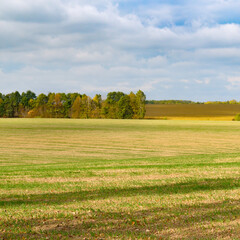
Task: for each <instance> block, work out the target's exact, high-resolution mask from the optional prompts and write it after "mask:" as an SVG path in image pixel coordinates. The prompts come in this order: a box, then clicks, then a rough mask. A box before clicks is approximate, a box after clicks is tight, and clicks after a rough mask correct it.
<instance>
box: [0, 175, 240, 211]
mask: <svg viewBox="0 0 240 240" xmlns="http://www.w3.org/2000/svg"><path fill="white" fill-rule="evenodd" d="M239 187H240V181H239V179H238V178H224V179H202V180H199V181H188V182H181V183H174V184H165V185H151V186H142V187H141V186H140V187H129V188H101V189H97V190H94V191H81V190H80V191H76V192H64V193H47V194H30V195H17V196H14V197H8V198H5V199H0V207H8V206H15V205H21V204H24V205H29V204H45V205H52V204H53V205H55V204H63V203H66V202H72V201H85V200H98V199H107V198H111V197H131V196H137V195H146V196H147V195H155V194H159V195H164V194H187V193H192V192H199V191H213V190H230V189H236V188H239Z"/></svg>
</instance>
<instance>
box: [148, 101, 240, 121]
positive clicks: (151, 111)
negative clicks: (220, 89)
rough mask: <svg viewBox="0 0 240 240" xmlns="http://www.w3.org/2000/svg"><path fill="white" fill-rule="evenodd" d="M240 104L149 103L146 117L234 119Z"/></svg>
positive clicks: (239, 109)
mask: <svg viewBox="0 0 240 240" xmlns="http://www.w3.org/2000/svg"><path fill="white" fill-rule="evenodd" d="M238 113H240V104H147V105H146V118H162V119H176V120H177V119H179V120H180V119H193V120H197V119H199V120H232V119H233V118H234V116H235V115H236V114H238Z"/></svg>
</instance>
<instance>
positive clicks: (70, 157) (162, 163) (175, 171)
mask: <svg viewBox="0 0 240 240" xmlns="http://www.w3.org/2000/svg"><path fill="white" fill-rule="evenodd" d="M239 135H240V124H239V122H232V121H225V122H224V121H180V120H179V121H178V120H172V121H163V120H109V119H102V120H101V119H99V120H93V119H87V120H83V119H81V120H77V119H0V138H1V144H0V239H161V238H162V239H216V238H218V239H239V236H240V181H239V180H240V171H239V167H240V147H239V146H240V138H239Z"/></svg>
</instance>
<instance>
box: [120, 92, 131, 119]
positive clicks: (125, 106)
mask: <svg viewBox="0 0 240 240" xmlns="http://www.w3.org/2000/svg"><path fill="white" fill-rule="evenodd" d="M118 118H120V119H131V118H133V109H132V107H131V102H130V97H129V96H128V95H124V96H122V97H121V98H120V100H119V101H118Z"/></svg>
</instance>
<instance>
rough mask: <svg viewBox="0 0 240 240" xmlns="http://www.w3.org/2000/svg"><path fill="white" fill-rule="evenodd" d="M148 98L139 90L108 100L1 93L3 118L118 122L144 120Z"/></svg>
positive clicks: (115, 94) (116, 94) (112, 94)
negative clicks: (78, 119)
mask: <svg viewBox="0 0 240 240" xmlns="http://www.w3.org/2000/svg"><path fill="white" fill-rule="evenodd" d="M145 102H146V96H145V94H144V92H142V91H141V90H139V91H138V92H137V93H136V94H135V93H133V92H131V93H130V94H125V93H123V92H109V93H108V94H107V98H106V99H105V100H103V99H102V97H101V95H100V94H96V95H95V97H94V98H91V97H89V96H87V95H86V94H80V93H67V94H66V93H52V92H51V93H48V94H47V95H45V94H43V93H41V94H39V95H38V96H37V95H36V94H35V93H34V92H32V91H30V90H29V91H27V92H23V93H22V94H20V93H19V92H18V91H16V92H12V93H9V94H5V95H4V94H2V93H0V117H6V118H14V117H16V118H17V117H19V118H26V117H29V118H34V117H41V118H116V119H141V118H144V116H145Z"/></svg>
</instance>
